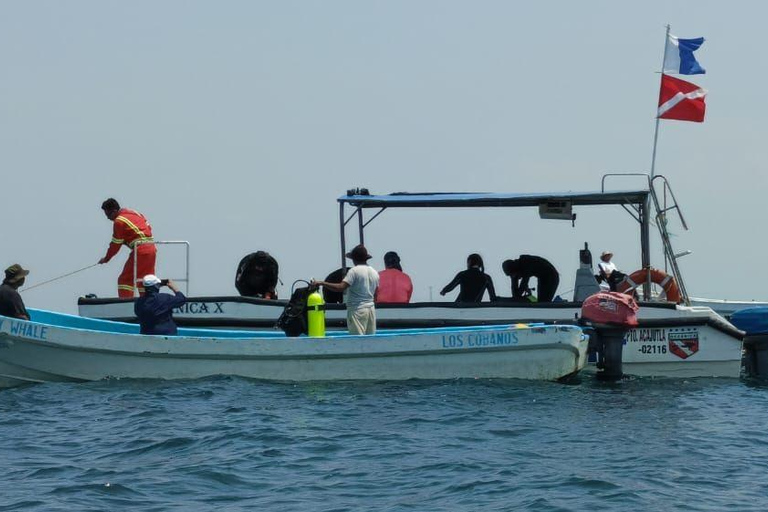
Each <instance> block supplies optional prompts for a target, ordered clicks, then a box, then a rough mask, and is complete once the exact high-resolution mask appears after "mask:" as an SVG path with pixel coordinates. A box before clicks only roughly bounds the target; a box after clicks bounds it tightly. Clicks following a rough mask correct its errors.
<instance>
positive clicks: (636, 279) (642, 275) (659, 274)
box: [616, 268, 682, 304]
mask: <svg viewBox="0 0 768 512" xmlns="http://www.w3.org/2000/svg"><path fill="white" fill-rule="evenodd" d="M649 274H650V276H651V282H653V283H656V284H657V285H659V286H661V288H662V289H663V290H664V293H665V294H666V296H667V300H668V301H669V302H674V303H676V304H679V303H680V302H681V301H682V297H681V296H680V288H678V286H677V281H675V278H674V276H670V275H668V274H667V273H666V272H664V271H663V270H659V269H656V268H651V269H647V270H646V269H640V270H635V271H634V272H632V273H631V274H630V275H628V276H627V277H625V278H624V280H623V281H622V282H620V283H619V284H618V286H617V287H616V291H618V292H619V293H627V292H632V291H634V290H635V289H636V288H637V287H638V286H640V285H641V284H643V283H644V282H645V280H646V279H648V275H649Z"/></svg>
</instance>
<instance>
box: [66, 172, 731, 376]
mask: <svg viewBox="0 0 768 512" xmlns="http://www.w3.org/2000/svg"><path fill="white" fill-rule="evenodd" d="M622 176H626V175H617V174H607V175H605V176H603V178H602V182H601V187H600V190H599V191H592V192H548V193H525V194H520V193H514V194H503V193H419V194H412V193H394V194H388V195H371V194H369V193H368V191H366V190H359V189H356V190H351V191H349V192H348V193H347V194H345V195H343V196H341V197H339V198H338V203H339V229H340V240H341V255H342V256H341V266H342V267H344V266H345V265H346V260H345V259H344V256H343V255H344V254H345V253H346V252H347V226H348V224H350V222H352V221H353V220H356V221H357V222H355V223H354V224H356V225H357V235H358V236H357V242H359V243H364V242H365V229H366V228H367V227H368V226H369V224H370V223H371V222H372V221H373V220H374V219H376V218H377V217H378V216H379V215H381V214H382V213H384V212H385V211H387V210H391V209H394V208H408V209H428V208H536V209H538V211H539V214H540V216H541V217H542V218H556V219H564V220H567V221H573V220H574V219H575V214H574V211H575V210H577V209H578V208H588V207H606V206H613V207H618V208H619V209H622V210H624V211H626V212H627V213H628V214H630V215H631V216H632V217H633V218H634V219H635V220H636V221H637V225H638V227H639V239H640V261H641V264H642V268H643V269H646V270H648V277H647V279H645V280H644V281H642V282H641V283H638V290H637V292H638V294H639V298H640V299H641V300H640V311H639V312H638V320H639V326H638V327H637V328H634V329H630V330H629V332H628V333H627V336H626V339H625V341H626V345H625V348H624V355H623V361H624V370H625V372H626V373H630V374H634V375H641V376H674V377H696V376H727V377H738V376H739V373H740V368H741V349H742V347H741V342H742V338H743V332H741V331H739V330H738V329H736V328H735V327H734V326H733V325H731V324H730V323H729V322H728V321H727V320H726V319H725V318H723V317H722V316H721V315H719V314H718V313H716V312H715V311H713V310H712V309H711V308H709V307H702V306H694V305H692V303H691V299H690V297H689V296H688V292H687V289H686V286H685V282H684V280H683V276H682V274H681V272H680V268H679V266H678V264H677V259H678V258H679V257H680V254H676V253H675V252H674V250H673V248H672V244H671V241H670V236H669V233H668V232H667V224H668V220H669V219H668V215H669V214H677V216H678V217H679V219H680V222H681V223H682V225H683V226H684V227H685V220H684V218H683V215H682V213H681V211H680V208H679V206H678V204H677V201H676V200H675V198H674V194H673V193H672V189H671V187H670V186H669V183H668V182H667V180H666V178H665V177H664V176H661V175H657V176H655V177H654V178H651V177H650V176H648V175H637V174H633V175H631V176H635V177H638V176H639V177H642V178H644V179H645V180H647V186H646V187H644V188H639V189H630V190H608V189H607V188H606V181H607V180H608V179H618V178H620V177H622ZM656 188H660V189H662V190H661V193H657V191H656ZM654 212H655V215H654ZM653 224H655V225H656V226H657V228H658V231H659V236H660V240H661V242H662V245H663V254H664V257H665V262H664V264H663V266H664V267H666V268H667V269H668V273H669V275H668V277H669V279H670V280H673V282H674V283H675V284H676V286H677V289H678V290H679V297H680V299H679V303H675V302H668V301H665V300H663V295H662V300H652V299H653V298H655V299H658V296H657V294H656V291H655V289H654V286H653V282H652V275H651V274H652V273H651V272H650V271H651V268H652V267H651V257H650V236H651V235H650V233H651V226H652V225H653ZM579 265H580V268H579V270H578V271H577V275H576V283H575V285H574V292H573V296H572V297H570V298H568V299H567V300H564V301H561V302H551V303H538V302H485V303H471V304H469V303H456V302H417V303H410V304H397V305H380V306H377V321H378V325H379V327H380V328H385V329H386V328H417V327H418V328H424V327H446V326H470V325H494V324H504V323H516V322H545V323H558V324H574V323H576V322H577V321H578V318H579V315H580V308H581V303H582V301H583V300H584V299H585V298H586V297H587V296H589V295H590V294H592V293H594V292H596V291H599V285H598V284H597V282H596V281H595V279H594V276H593V271H592V265H591V256H590V255H588V254H587V251H582V257H581V261H580V264H579ZM653 274H654V275H658V274H659V272H654V273H653ZM662 292H663V290H662ZM78 305H79V313H80V314H81V315H82V316H87V317H94V318H103V319H111V320H120V321H134V315H133V304H132V301H131V300H130V299H127V300H121V299H116V298H109V299H105V298H81V299H80V300H79V302H78ZM285 305H286V302H285V301H278V300H264V299H258V298H252V297H191V298H190V300H189V302H188V303H187V304H186V305H185V306H183V307H182V308H181V309H179V310H177V311H176V312H175V314H174V316H175V318H176V319H177V321H178V322H179V323H180V324H184V325H188V326H201V327H202V326H205V327H218V328H222V327H223V328H253V327H272V326H274V324H275V321H276V319H277V318H278V316H279V315H280V313H281V312H282V310H283V308H284V307H285ZM326 308H327V312H326V314H327V322H328V325H329V326H330V327H337V328H342V327H344V325H345V321H346V314H345V308H344V305H343V304H328V305H327V306H326Z"/></svg>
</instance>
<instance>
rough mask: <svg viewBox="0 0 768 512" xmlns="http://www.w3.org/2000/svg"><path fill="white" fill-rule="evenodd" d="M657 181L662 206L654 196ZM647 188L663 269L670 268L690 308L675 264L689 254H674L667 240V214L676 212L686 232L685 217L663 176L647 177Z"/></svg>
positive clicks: (686, 293)
mask: <svg viewBox="0 0 768 512" xmlns="http://www.w3.org/2000/svg"><path fill="white" fill-rule="evenodd" d="M657 180H658V181H660V182H661V186H662V190H663V198H664V204H660V203H659V197H658V195H657V194H656V189H655V185H656V181H657ZM648 188H649V190H650V195H651V198H652V200H653V206H654V208H655V210H656V217H655V219H656V227H657V228H658V229H659V236H660V237H661V242H662V244H663V246H664V265H665V267H666V266H667V265H669V266H670V267H671V269H672V275H673V276H674V278H675V280H676V281H677V286H678V288H679V289H680V296H681V297H682V299H683V302H684V304H685V305H686V306H690V305H691V301H690V298H689V297H688V291H687V290H686V288H685V282H684V281H683V275H682V273H681V272H680V267H679V266H678V264H677V259H678V258H679V257H682V256H685V255H686V254H690V253H689V252H682V253H680V254H675V251H674V250H673V249H672V242H671V240H670V238H669V231H668V230H667V212H670V211H676V212H677V215H678V217H679V218H680V223H681V224H682V226H683V229H685V230H686V231H687V230H688V224H687V223H686V222H685V217H683V212H682V211H681V210H680V206H679V205H678V203H677V199H675V194H674V193H673V192H672V188H671V187H670V186H669V181H667V178H666V177H665V176H663V175H660V174H657V175H656V176H654V177H653V178H651V177H650V176H649V177H648ZM667 194H669V198H670V200H671V203H670V205H667ZM665 270H666V269H665Z"/></svg>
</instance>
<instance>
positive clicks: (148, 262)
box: [99, 197, 157, 298]
mask: <svg viewBox="0 0 768 512" xmlns="http://www.w3.org/2000/svg"><path fill="white" fill-rule="evenodd" d="M101 209H102V210H104V215H106V217H107V218H108V219H109V220H111V221H112V223H113V227H112V241H111V242H110V243H109V248H108V249H107V254H106V255H105V256H104V257H103V258H101V259H100V260H99V264H102V265H103V264H104V263H107V262H108V261H109V260H111V259H112V258H113V257H114V256H115V255H116V254H117V252H118V251H119V250H120V247H122V246H123V245H125V246H126V247H128V249H130V251H131V255H130V256H128V261H126V262H125V266H123V271H122V272H121V273H120V276H119V277H118V278H117V296H118V297H120V298H131V297H133V296H134V295H135V291H136V288H137V287H138V289H139V295H143V294H144V286H143V284H142V282H141V279H139V278H137V277H136V276H137V275H138V276H145V275H148V274H154V273H155V259H156V258H157V249H156V247H155V244H154V239H153V238H152V226H150V225H149V221H148V220H147V218H146V217H144V216H143V215H142V214H140V213H139V212H137V211H134V210H129V209H128V208H121V207H120V203H118V202H117V200H115V199H113V198H111V197H110V198H109V199H107V200H106V201H104V202H103V203H102V205H101ZM134 255H135V257H136V274H135V275H134V263H133V260H134Z"/></svg>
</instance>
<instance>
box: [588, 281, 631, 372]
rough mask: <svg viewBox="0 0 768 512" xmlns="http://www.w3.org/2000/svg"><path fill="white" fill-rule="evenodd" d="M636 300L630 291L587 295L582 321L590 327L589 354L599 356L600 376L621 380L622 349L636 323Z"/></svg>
mask: <svg viewBox="0 0 768 512" xmlns="http://www.w3.org/2000/svg"><path fill="white" fill-rule="evenodd" d="M638 309H639V308H638V306H637V302H635V299H633V298H632V297H630V296H629V295H624V294H623V293H616V292H599V293H596V294H594V295H591V296H589V297H587V299H586V300H585V301H584V304H583V305H582V306H581V321H580V323H581V325H582V326H585V327H587V328H591V329H588V330H591V331H592V332H591V333H590V337H589V348H588V351H589V353H590V355H592V354H596V356H597V370H598V371H597V378H598V379H599V380H605V381H616V380H620V379H621V378H622V377H623V376H624V371H623V368H622V362H621V358H622V353H623V351H624V337H625V336H626V334H627V331H628V330H629V329H630V327H636V326H637V310H638Z"/></svg>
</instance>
